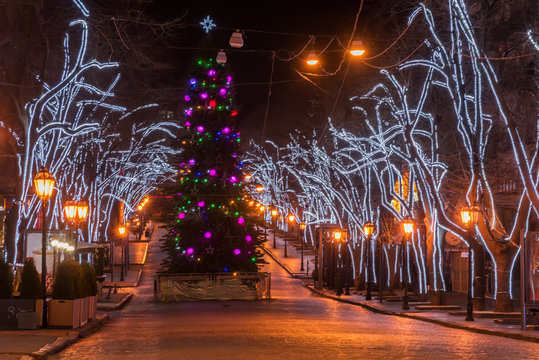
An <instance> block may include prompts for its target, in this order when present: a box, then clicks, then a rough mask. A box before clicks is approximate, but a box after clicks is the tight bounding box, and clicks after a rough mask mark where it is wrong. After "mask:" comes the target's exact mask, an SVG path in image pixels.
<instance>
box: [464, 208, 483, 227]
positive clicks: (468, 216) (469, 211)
mask: <svg viewBox="0 0 539 360" xmlns="http://www.w3.org/2000/svg"><path fill="white" fill-rule="evenodd" d="M480 211H481V209H480V208H479V206H476V205H473V206H465V207H463V208H462V210H460V217H461V220H462V223H463V224H464V226H466V227H469V226H473V225H475V224H476V223H477V219H478V218H479V212H480Z"/></svg>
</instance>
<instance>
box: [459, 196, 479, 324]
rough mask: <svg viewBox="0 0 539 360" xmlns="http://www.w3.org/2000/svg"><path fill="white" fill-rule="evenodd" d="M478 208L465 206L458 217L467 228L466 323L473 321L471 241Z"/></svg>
mask: <svg viewBox="0 0 539 360" xmlns="http://www.w3.org/2000/svg"><path fill="white" fill-rule="evenodd" d="M479 211H480V209H479V206H476V205H473V206H465V207H463V208H462V210H461V211H460V217H461V219H462V223H463V224H464V226H465V227H466V228H467V231H466V233H467V235H468V299H467V304H466V319H465V320H466V321H474V318H473V302H472V284H473V272H472V241H473V238H474V235H475V234H474V232H475V224H477V218H478V216H479Z"/></svg>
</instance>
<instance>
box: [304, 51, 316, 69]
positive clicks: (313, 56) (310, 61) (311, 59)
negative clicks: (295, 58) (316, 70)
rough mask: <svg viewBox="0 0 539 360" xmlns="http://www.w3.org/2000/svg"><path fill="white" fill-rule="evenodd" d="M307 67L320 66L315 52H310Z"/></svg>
mask: <svg viewBox="0 0 539 360" xmlns="http://www.w3.org/2000/svg"><path fill="white" fill-rule="evenodd" d="M306 62H307V65H309V66H314V65H316V64H318V58H317V57H316V54H315V53H314V52H310V53H309V55H308V56H307V61H306Z"/></svg>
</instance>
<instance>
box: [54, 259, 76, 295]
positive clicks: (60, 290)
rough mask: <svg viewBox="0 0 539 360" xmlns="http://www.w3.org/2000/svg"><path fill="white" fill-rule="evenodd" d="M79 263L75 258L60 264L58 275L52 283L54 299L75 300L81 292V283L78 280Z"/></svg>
mask: <svg viewBox="0 0 539 360" xmlns="http://www.w3.org/2000/svg"><path fill="white" fill-rule="evenodd" d="M78 266H79V264H77V262H76V261H74V260H65V261H62V262H61V263H60V265H58V269H57V270H56V277H55V278H54V284H53V285H52V297H53V299H62V300H74V299H76V298H77V297H78V296H77V295H78V293H79V292H80V290H79V289H78V288H79V285H78V284H77V283H76V280H78V278H79V277H80V276H79V274H77V273H78V269H77V267H78Z"/></svg>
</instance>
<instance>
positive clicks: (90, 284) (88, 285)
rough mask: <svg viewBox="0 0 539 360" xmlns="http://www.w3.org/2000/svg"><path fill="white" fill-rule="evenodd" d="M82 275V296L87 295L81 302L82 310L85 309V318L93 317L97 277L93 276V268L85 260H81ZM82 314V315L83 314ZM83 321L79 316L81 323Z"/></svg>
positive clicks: (95, 305) (95, 303) (95, 308)
mask: <svg viewBox="0 0 539 360" xmlns="http://www.w3.org/2000/svg"><path fill="white" fill-rule="evenodd" d="M82 276H83V279H82V283H83V291H84V296H85V297H87V299H86V300H85V301H84V304H83V312H84V311H85V310H84V308H85V309H87V311H86V314H87V319H94V318H95V316H96V310H97V297H96V295H97V278H96V276H95V268H94V267H93V266H92V265H90V264H88V263H87V262H83V263H82ZM82 315H83V316H84V315H85V314H82ZM83 322H84V319H83V318H81V323H83Z"/></svg>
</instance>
